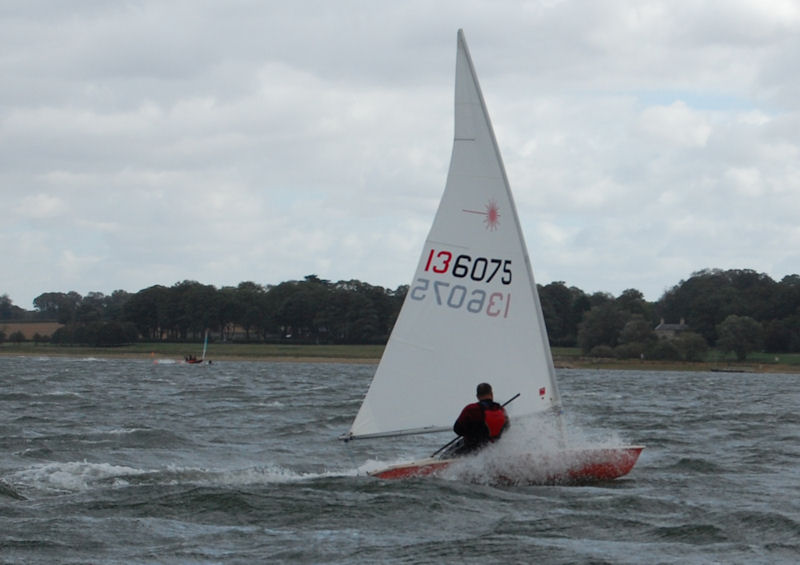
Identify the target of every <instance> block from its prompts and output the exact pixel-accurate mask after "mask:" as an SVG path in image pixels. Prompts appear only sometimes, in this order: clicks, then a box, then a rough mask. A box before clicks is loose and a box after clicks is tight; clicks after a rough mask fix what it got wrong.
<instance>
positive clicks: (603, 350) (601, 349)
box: [589, 345, 614, 359]
mask: <svg viewBox="0 0 800 565" xmlns="http://www.w3.org/2000/svg"><path fill="white" fill-rule="evenodd" d="M589 355H590V356H591V357H600V358H605V359H610V358H612V357H614V350H613V349H612V348H611V347H610V346H608V345H595V346H594V347H592V350H591V351H590V352H589Z"/></svg>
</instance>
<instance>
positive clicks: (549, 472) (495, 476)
mask: <svg viewBox="0 0 800 565" xmlns="http://www.w3.org/2000/svg"><path fill="white" fill-rule="evenodd" d="M642 449H644V447H642V446H638V445H637V446H625V447H610V448H598V449H571V450H565V451H563V452H560V453H555V454H546V455H540V456H537V455H534V454H530V453H529V454H524V455H514V456H507V455H505V456H498V457H492V458H491V459H488V458H487V459H486V460H483V459H479V458H480V456H477V457H465V458H461V459H423V460H420V461H413V462H411V463H405V464H401V465H394V466H392V467H388V468H386V469H382V470H379V471H375V472H372V473H370V475H372V476H373V477H378V478H380V479H408V478H413V477H426V476H431V475H432V476H437V475H442V474H443V473H444V471H445V470H447V471H448V474H449V473H451V472H452V474H453V476H455V477H460V478H466V479H468V480H472V481H474V482H492V483H501V484H575V483H590V482H597V481H610V480H613V479H618V478H619V477H622V476H625V475H627V474H628V473H629V472H630V471H631V469H633V466H634V465H635V464H636V461H637V460H638V459H639V455H640V454H641V452H642Z"/></svg>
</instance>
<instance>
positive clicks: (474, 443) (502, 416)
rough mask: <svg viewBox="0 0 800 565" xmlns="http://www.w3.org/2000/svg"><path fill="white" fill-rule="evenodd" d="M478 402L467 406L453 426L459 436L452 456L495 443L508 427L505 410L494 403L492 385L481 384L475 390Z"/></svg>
mask: <svg viewBox="0 0 800 565" xmlns="http://www.w3.org/2000/svg"><path fill="white" fill-rule="evenodd" d="M476 396H477V397H478V402H473V403H472V404H467V405H466V406H465V407H464V409H463V410H462V411H461V414H460V415H459V416H458V419H457V420H456V423H455V424H453V431H454V432H455V433H456V434H458V435H459V436H461V441H460V442H459V445H458V447H456V449H455V450H454V452H453V455H464V454H467V453H471V452H473V451H476V450H478V449H480V448H481V447H484V446H485V445H487V444H489V443H492V442H495V441H497V440H498V439H499V438H500V436H501V435H502V433H503V431H505V429H506V428H508V426H509V421H508V414H506V410H505V408H503V407H502V406H500V405H499V404H498V403H497V402H495V401H494V393H493V392H492V385H490V384H489V383H481V384H479V385H478V388H477V390H476Z"/></svg>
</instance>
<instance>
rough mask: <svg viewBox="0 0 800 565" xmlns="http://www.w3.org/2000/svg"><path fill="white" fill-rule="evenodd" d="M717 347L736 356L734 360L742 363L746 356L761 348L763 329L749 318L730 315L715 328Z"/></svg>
mask: <svg viewBox="0 0 800 565" xmlns="http://www.w3.org/2000/svg"><path fill="white" fill-rule="evenodd" d="M717 335H718V336H719V337H718V339H717V346H718V347H719V348H720V349H721V350H722V351H724V352H725V353H728V352H730V351H732V352H734V353H735V354H736V359H737V360H739V361H744V360H745V359H746V358H747V354H748V353H750V352H752V351H755V350H757V349H759V348H761V345H762V343H763V340H764V329H763V328H762V327H761V324H759V323H758V322H756V321H755V320H754V319H753V318H751V317H749V316H737V315H735V314H731V315H730V316H728V317H727V318H725V320H723V321H722V323H720V324H719V325H718V326H717Z"/></svg>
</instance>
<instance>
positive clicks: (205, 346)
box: [200, 330, 208, 361]
mask: <svg viewBox="0 0 800 565" xmlns="http://www.w3.org/2000/svg"><path fill="white" fill-rule="evenodd" d="M207 349H208V330H206V337H205V339H204V340H203V355H202V356H201V357H200V360H201V361H204V360H205V358H206V350H207Z"/></svg>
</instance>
